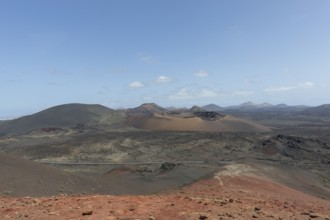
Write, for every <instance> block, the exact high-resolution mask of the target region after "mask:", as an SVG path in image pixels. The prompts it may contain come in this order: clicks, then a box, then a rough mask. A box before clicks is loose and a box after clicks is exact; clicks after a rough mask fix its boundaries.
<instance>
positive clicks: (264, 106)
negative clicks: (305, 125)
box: [202, 102, 310, 112]
mask: <svg viewBox="0 0 330 220" xmlns="http://www.w3.org/2000/svg"><path fill="white" fill-rule="evenodd" d="M202 108H204V109H205V110H207V111H219V112H231V111H233V112H237V111H238V112H301V111H303V110H305V109H308V108H310V107H308V106H305V105H296V106H289V105H286V104H278V105H272V104H269V103H266V102H264V103H261V104H256V103H253V102H245V103H242V104H240V105H234V106H228V107H220V106H218V105H216V104H209V105H206V106H203V107H202Z"/></svg>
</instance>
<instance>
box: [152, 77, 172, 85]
mask: <svg viewBox="0 0 330 220" xmlns="http://www.w3.org/2000/svg"><path fill="white" fill-rule="evenodd" d="M171 81H172V79H171V78H170V77H168V76H159V77H158V78H157V79H156V82H157V83H169V82H171Z"/></svg>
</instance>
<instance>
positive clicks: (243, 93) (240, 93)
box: [231, 90, 254, 96]
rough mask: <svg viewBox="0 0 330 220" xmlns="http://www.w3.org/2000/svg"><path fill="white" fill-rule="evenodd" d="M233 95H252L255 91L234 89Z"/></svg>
mask: <svg viewBox="0 0 330 220" xmlns="http://www.w3.org/2000/svg"><path fill="white" fill-rule="evenodd" d="M231 95H232V96H251V95H254V92H252V91H241V90H239V91H234V92H232V93H231Z"/></svg>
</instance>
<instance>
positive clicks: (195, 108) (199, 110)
mask: <svg viewBox="0 0 330 220" xmlns="http://www.w3.org/2000/svg"><path fill="white" fill-rule="evenodd" d="M189 111H190V112H204V111H205V109H204V108H202V107H200V106H198V105H194V106H193V107H191V109H190V110H189Z"/></svg>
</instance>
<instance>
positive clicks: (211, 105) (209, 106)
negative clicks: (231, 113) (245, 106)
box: [202, 104, 223, 112]
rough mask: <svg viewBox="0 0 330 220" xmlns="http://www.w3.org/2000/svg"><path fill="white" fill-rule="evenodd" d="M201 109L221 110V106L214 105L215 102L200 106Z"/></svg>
mask: <svg viewBox="0 0 330 220" xmlns="http://www.w3.org/2000/svg"><path fill="white" fill-rule="evenodd" d="M202 108H203V109H205V110H206V111H215V112H216V111H222V110H223V108H222V107H220V106H218V105H216V104H208V105H205V106H203V107H202Z"/></svg>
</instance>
